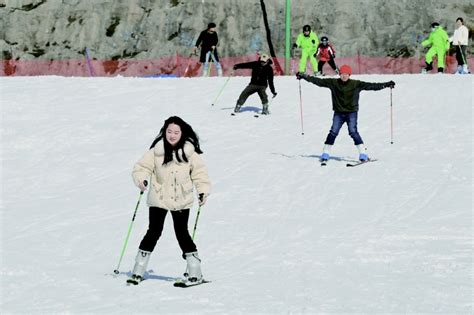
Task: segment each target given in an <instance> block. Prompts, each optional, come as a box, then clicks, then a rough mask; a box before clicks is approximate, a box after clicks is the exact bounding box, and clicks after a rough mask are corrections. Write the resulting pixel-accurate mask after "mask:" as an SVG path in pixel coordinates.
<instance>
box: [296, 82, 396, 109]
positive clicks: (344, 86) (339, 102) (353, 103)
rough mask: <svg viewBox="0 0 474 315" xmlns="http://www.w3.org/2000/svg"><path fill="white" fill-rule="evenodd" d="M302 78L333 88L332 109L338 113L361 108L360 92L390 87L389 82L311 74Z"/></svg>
mask: <svg viewBox="0 0 474 315" xmlns="http://www.w3.org/2000/svg"><path fill="white" fill-rule="evenodd" d="M301 78H302V79H305V80H306V81H308V82H311V83H313V84H316V85H317V86H320V87H326V88H328V89H330V90H331V97H332V109H333V110H334V111H335V112H338V113H352V112H357V111H358V110H359V94H360V92H361V91H364V90H366V91H369V90H370V91H378V90H381V89H383V88H386V87H388V85H387V84H388V82H387V83H370V82H364V81H359V80H352V79H349V80H347V81H346V82H343V81H342V80H341V79H320V78H316V77H313V76H310V75H306V74H304V75H302V76H301Z"/></svg>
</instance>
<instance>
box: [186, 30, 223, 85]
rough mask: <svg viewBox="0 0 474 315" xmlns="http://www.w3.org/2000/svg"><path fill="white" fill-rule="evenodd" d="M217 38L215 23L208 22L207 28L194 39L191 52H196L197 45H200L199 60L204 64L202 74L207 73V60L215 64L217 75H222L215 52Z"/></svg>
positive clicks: (205, 74) (204, 75)
mask: <svg viewBox="0 0 474 315" xmlns="http://www.w3.org/2000/svg"><path fill="white" fill-rule="evenodd" d="M218 42H219V38H218V37H217V32H216V24H215V23H209V24H208V25H207V29H205V30H204V31H202V32H201V34H199V37H198V39H197V41H196V45H195V46H194V49H193V54H195V53H196V51H197V49H198V47H201V55H200V57H199V61H200V62H201V63H202V64H203V65H204V66H203V68H202V76H203V77H206V76H207V75H208V71H209V70H208V69H209V61H211V60H212V61H213V62H214V63H215V64H216V69H217V75H218V76H220V77H221V76H222V66H221V64H220V62H219V55H218V54H217V43H218Z"/></svg>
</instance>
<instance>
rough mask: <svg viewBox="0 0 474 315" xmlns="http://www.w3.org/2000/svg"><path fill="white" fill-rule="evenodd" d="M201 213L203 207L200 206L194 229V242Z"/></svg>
mask: <svg viewBox="0 0 474 315" xmlns="http://www.w3.org/2000/svg"><path fill="white" fill-rule="evenodd" d="M200 213H201V206H199V208H198V210H197V214H196V221H195V222H194V229H193V241H194V236H195V235H196V229H197V225H198V220H199V214H200Z"/></svg>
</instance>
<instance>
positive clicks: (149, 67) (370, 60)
mask: <svg viewBox="0 0 474 315" xmlns="http://www.w3.org/2000/svg"><path fill="white" fill-rule="evenodd" d="M256 59H257V58H256V56H255V55H254V56H241V57H224V58H221V64H222V67H223V69H224V75H227V74H229V73H230V71H231V70H232V66H233V65H234V64H235V63H239V62H247V61H252V60H256ZM278 62H279V64H280V66H281V67H282V68H284V64H285V60H284V58H278ZM344 63H345V64H349V65H350V66H351V67H352V70H353V73H354V74H401V73H420V70H421V68H423V67H424V59H423V58H415V57H411V58H391V57H365V56H356V57H344V58H337V59H336V64H337V65H342V64H344ZM298 64H299V60H297V59H293V60H292V61H291V73H292V74H294V73H296V72H297V71H298ZM446 64H447V69H446V72H448V73H454V72H455V71H456V66H457V63H456V59H455V58H454V56H448V57H447V60H446ZM468 64H469V67H470V69H473V68H474V58H468ZM434 66H435V68H436V60H435V61H434ZM309 67H310V65H309V63H308V68H307V69H310V68H309ZM211 69H212V71H211V76H212V75H216V71H215V67H214V66H212V67H211ZM324 71H325V73H327V74H331V73H333V72H332V69H331V68H330V67H329V65H327V64H326V65H325V66H324ZM275 72H276V74H281V73H278V71H275ZM238 73H239V74H242V75H246V74H248V73H249V72H247V71H246V70H239V72H238ZM433 73H436V70H434V72H433ZM200 74H201V64H200V63H199V60H198V58H197V57H192V58H189V57H185V56H178V55H177V56H174V57H164V58H160V59H149V60H91V61H90V63H88V62H87V61H86V59H85V58H84V60H51V61H42V60H33V61H26V60H0V76H41V75H58V76H66V77H69V76H77V77H87V76H91V75H92V76H100V77H109V76H118V75H120V76H126V77H129V76H132V77H153V76H167V75H168V76H178V77H194V76H199V75H200Z"/></svg>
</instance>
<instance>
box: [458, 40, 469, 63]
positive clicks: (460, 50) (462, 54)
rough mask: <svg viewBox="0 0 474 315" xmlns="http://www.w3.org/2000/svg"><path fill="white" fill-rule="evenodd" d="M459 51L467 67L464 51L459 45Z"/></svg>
mask: <svg viewBox="0 0 474 315" xmlns="http://www.w3.org/2000/svg"><path fill="white" fill-rule="evenodd" d="M458 49H459V52H460V53H461V57H462V61H463V62H464V64H465V65H466V66H467V62H466V58H464V53H463V52H462V49H461V44H458Z"/></svg>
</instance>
